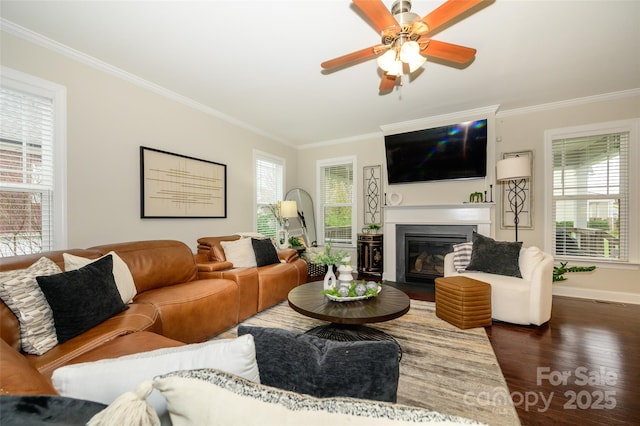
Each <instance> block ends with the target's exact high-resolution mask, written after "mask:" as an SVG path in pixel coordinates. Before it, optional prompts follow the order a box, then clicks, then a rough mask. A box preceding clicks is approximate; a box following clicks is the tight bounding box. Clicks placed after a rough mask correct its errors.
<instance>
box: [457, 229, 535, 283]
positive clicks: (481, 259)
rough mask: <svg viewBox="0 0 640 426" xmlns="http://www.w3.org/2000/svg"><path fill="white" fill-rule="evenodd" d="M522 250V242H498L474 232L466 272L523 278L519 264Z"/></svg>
mask: <svg viewBox="0 0 640 426" xmlns="http://www.w3.org/2000/svg"><path fill="white" fill-rule="evenodd" d="M521 248H522V241H517V242H509V241H496V240H494V239H493V238H489V237H485V236H484V235H480V234H478V233H475V232H474V233H473V249H472V250H471V261H470V262H469V265H468V266H467V267H466V269H465V270H466V271H477V272H487V273H489V274H498V275H508V276H511V277H518V278H522V275H521V274H520V266H519V264H518V259H519V258H520V249H521Z"/></svg>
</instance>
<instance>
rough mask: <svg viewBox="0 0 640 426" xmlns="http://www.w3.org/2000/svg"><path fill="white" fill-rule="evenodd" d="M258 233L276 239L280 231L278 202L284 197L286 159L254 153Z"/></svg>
mask: <svg viewBox="0 0 640 426" xmlns="http://www.w3.org/2000/svg"><path fill="white" fill-rule="evenodd" d="M254 167H255V188H256V194H255V200H256V205H255V208H256V209H255V211H256V232H258V233H260V234H262V235H264V236H267V237H275V236H276V235H277V233H278V231H279V230H280V224H279V222H278V219H277V213H278V210H277V208H278V202H279V201H281V200H282V199H283V197H284V159H283V158H279V157H275V156H271V155H268V154H265V153H262V152H258V151H255V152H254Z"/></svg>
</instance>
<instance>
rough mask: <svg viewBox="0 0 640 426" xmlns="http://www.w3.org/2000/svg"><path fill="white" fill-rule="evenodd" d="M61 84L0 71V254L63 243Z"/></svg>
mask: <svg viewBox="0 0 640 426" xmlns="http://www.w3.org/2000/svg"><path fill="white" fill-rule="evenodd" d="M64 109H66V92H65V90H64V88H62V87H61V86H58V85H55V84H53V83H49V82H46V81H44V80H41V79H37V78H35V77H31V76H28V75H25V74H23V73H20V72H17V71H14V70H11V69H8V68H6V67H3V68H2V79H1V84H0V256H14V255H21V254H31V253H39V252H42V251H47V250H53V249H56V248H62V246H63V245H64V244H66V227H65V226H64V223H65V218H64V212H65V205H66V200H65V196H64V189H63V188H64V186H65V183H64V176H65V171H64V170H63V169H64V167H65V164H64V161H60V160H59V159H61V158H64V157H65V156H66V154H65V140H64V124H63V123H64V120H66V118H65V114H66V112H65V111H64Z"/></svg>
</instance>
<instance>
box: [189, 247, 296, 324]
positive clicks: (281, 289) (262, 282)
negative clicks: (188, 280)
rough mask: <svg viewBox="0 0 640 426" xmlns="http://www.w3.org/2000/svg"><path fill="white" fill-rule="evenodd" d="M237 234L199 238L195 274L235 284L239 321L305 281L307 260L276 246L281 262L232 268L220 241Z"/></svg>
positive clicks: (271, 303) (284, 297)
mask: <svg viewBox="0 0 640 426" xmlns="http://www.w3.org/2000/svg"><path fill="white" fill-rule="evenodd" d="M239 238H240V237H239V236H238V235H228V236H223V237H203V238H198V253H197V255H196V258H197V262H198V274H199V275H200V276H201V277H203V278H205V277H206V278H227V279H231V280H233V281H235V282H236V283H237V284H238V288H239V291H240V311H239V317H238V320H239V321H242V320H244V319H246V318H248V317H250V316H251V315H254V314H255V313H256V312H261V311H263V310H265V309H267V308H270V307H271V306H273V305H275V304H276V303H278V302H281V301H283V300H286V298H287V294H289V291H290V290H291V289H293V288H295V287H297V286H299V285H300V284H304V283H306V282H307V263H306V262H305V261H304V260H302V259H300V258H299V257H298V252H297V251H296V250H294V249H279V250H278V257H279V258H280V262H281V263H276V264H273V265H266V266H260V267H257V268H233V269H230V266H231V263H229V262H227V259H226V257H225V255H224V249H223V248H222V245H220V242H221V241H235V240H237V239H239Z"/></svg>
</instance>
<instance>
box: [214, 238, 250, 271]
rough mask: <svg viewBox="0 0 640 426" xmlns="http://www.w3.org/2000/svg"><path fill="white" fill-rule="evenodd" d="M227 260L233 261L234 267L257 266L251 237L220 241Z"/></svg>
mask: <svg viewBox="0 0 640 426" xmlns="http://www.w3.org/2000/svg"><path fill="white" fill-rule="evenodd" d="M220 245H221V246H222V249H223V250H224V257H226V258H227V262H231V263H233V266H234V267H235V268H244V267H247V268H253V267H255V266H257V263H256V255H255V254H254V252H253V245H252V244H251V238H240V239H239V240H235V241H220Z"/></svg>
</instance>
